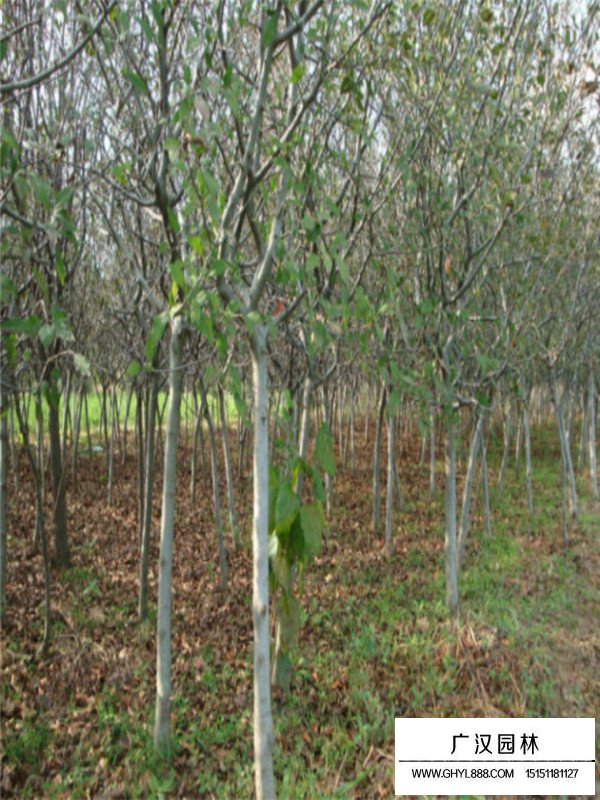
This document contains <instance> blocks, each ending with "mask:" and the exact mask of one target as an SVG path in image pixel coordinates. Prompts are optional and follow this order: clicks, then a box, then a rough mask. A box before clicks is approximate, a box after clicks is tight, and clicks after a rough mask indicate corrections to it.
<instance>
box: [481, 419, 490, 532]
mask: <svg viewBox="0 0 600 800" xmlns="http://www.w3.org/2000/svg"><path fill="white" fill-rule="evenodd" d="M485 451H486V446H485V435H484V433H482V436H481V492H482V496H483V522H484V529H485V535H486V536H487V537H488V538H490V537H491V535H492V514H491V511H490V485H489V482H488V472H487V455H486V452H485Z"/></svg>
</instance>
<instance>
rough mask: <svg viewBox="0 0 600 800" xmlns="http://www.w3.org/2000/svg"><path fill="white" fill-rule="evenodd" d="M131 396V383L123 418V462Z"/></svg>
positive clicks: (125, 454) (123, 460)
mask: <svg viewBox="0 0 600 800" xmlns="http://www.w3.org/2000/svg"><path fill="white" fill-rule="evenodd" d="M132 397H133V383H130V384H129V387H128V388H127V399H126V401H125V419H124V420H123V454H122V459H121V461H122V463H123V464H124V463H125V459H126V458H127V433H128V424H129V411H130V409H131V398H132Z"/></svg>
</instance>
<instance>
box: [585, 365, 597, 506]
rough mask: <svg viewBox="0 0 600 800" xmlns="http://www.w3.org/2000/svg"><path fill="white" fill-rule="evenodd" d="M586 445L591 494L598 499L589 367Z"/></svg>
mask: <svg viewBox="0 0 600 800" xmlns="http://www.w3.org/2000/svg"><path fill="white" fill-rule="evenodd" d="M588 446H589V456H590V457H589V462H590V481H591V484H592V494H593V496H594V498H595V499H596V500H598V497H599V495H598V467H597V464H596V383H595V381H594V372H593V370H592V369H591V368H590V373H589V376H588Z"/></svg>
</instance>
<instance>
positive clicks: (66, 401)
mask: <svg viewBox="0 0 600 800" xmlns="http://www.w3.org/2000/svg"><path fill="white" fill-rule="evenodd" d="M70 403H71V371H70V370H69V372H67V382H66V384H65V389H64V392H63V420H62V438H61V460H62V463H63V464H64V465H65V469H66V464H67V430H68V428H69V425H71V438H73V425H72V423H71V421H70V416H71V415H70V413H69V412H70Z"/></svg>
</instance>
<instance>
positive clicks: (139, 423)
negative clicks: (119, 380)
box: [135, 387, 154, 542]
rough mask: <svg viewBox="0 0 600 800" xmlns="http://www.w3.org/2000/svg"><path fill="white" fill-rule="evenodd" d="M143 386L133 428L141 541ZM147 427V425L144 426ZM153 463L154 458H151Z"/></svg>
mask: <svg viewBox="0 0 600 800" xmlns="http://www.w3.org/2000/svg"><path fill="white" fill-rule="evenodd" d="M143 392H144V390H143V388H142V387H140V388H139V389H138V391H137V402H136V406H135V429H136V433H137V435H136V439H137V451H138V452H137V456H138V474H137V478H138V480H137V489H138V541H139V542H141V541H142V537H143V535H144V487H145V480H144V471H145V470H144V395H143ZM146 428H147V426H146ZM152 464H153V465H154V459H152Z"/></svg>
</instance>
